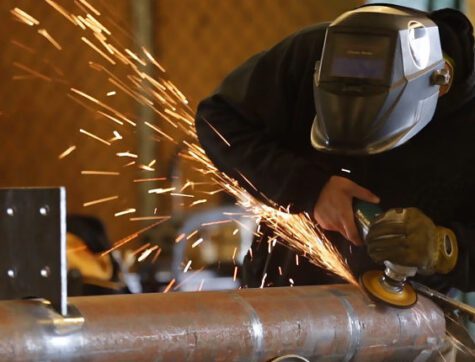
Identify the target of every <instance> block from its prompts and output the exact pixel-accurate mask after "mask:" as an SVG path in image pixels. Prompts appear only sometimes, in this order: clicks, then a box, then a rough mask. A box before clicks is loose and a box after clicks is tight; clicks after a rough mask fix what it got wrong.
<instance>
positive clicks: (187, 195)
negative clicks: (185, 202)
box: [170, 192, 195, 198]
mask: <svg viewBox="0 0 475 362" xmlns="http://www.w3.org/2000/svg"><path fill="white" fill-rule="evenodd" d="M170 195H171V196H177V197H191V198H193V197H195V195H190V194H180V193H178V192H172V193H170Z"/></svg>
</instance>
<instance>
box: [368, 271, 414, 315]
mask: <svg viewBox="0 0 475 362" xmlns="http://www.w3.org/2000/svg"><path fill="white" fill-rule="evenodd" d="M360 284H361V285H362V286H363V288H364V289H365V290H366V292H368V294H369V296H370V297H371V298H372V299H374V300H376V301H380V302H383V303H386V304H389V305H391V306H393V307H398V308H409V307H411V306H413V305H414V304H416V302H417V294H416V292H415V290H414V289H413V288H412V286H411V285H409V284H406V283H394V282H393V283H391V282H389V281H388V279H387V277H386V276H385V275H384V273H383V272H382V271H379V270H371V271H368V272H366V273H364V274H363V275H362V276H361V277H360Z"/></svg>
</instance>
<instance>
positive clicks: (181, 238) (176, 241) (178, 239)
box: [175, 233, 186, 243]
mask: <svg viewBox="0 0 475 362" xmlns="http://www.w3.org/2000/svg"><path fill="white" fill-rule="evenodd" d="M185 236H186V234H185V233H182V234H180V235H178V236H177V238H176V239H175V243H179V242H180V241H181V240H183V239H184V238H185Z"/></svg>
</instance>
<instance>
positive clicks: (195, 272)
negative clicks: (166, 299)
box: [173, 267, 204, 290]
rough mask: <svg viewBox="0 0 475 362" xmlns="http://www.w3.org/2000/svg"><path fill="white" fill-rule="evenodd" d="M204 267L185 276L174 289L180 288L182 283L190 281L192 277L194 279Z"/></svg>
mask: <svg viewBox="0 0 475 362" xmlns="http://www.w3.org/2000/svg"><path fill="white" fill-rule="evenodd" d="M203 269H204V267H201V268H199V269H198V270H195V271H194V272H193V273H190V274H189V275H188V276H187V277H186V278H184V279H183V280H182V281H181V282H180V283H178V284H177V285H175V287H174V288H173V290H178V289H179V288H180V287H181V286H182V285H184V284H186V283H188V282H189V281H190V280H191V279H193V278H194V277H195V276H197V275H199V273H200V272H201V271H202V270H203Z"/></svg>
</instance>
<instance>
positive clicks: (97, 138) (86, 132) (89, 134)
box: [79, 128, 111, 146]
mask: <svg viewBox="0 0 475 362" xmlns="http://www.w3.org/2000/svg"><path fill="white" fill-rule="evenodd" d="M79 132H81V133H82V134H85V135H86V136H89V137H91V138H93V139H95V140H96V141H99V142H101V143H103V144H105V145H107V146H110V145H111V143H110V142H108V141H106V140H104V139H102V138H100V137H98V136H96V135H95V134H92V133H91V132H88V131H85V130H83V129H82V128H81V129H80V130H79Z"/></svg>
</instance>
